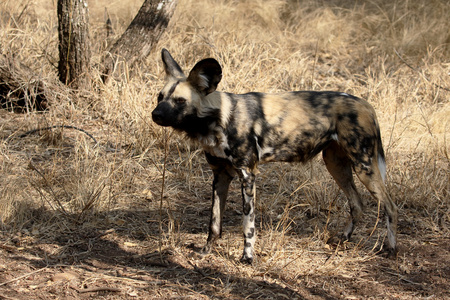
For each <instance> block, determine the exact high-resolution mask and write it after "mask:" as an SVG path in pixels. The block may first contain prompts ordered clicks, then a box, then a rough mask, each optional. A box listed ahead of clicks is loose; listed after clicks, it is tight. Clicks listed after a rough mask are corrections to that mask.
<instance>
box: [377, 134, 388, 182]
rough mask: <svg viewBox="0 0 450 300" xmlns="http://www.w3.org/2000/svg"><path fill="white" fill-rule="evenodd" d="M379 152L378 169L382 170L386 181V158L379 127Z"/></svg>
mask: <svg viewBox="0 0 450 300" xmlns="http://www.w3.org/2000/svg"><path fill="white" fill-rule="evenodd" d="M377 153H378V156H377V159H378V170H380V174H381V178H383V182H386V158H385V156H384V150H383V143H382V142H381V133H380V128H377Z"/></svg>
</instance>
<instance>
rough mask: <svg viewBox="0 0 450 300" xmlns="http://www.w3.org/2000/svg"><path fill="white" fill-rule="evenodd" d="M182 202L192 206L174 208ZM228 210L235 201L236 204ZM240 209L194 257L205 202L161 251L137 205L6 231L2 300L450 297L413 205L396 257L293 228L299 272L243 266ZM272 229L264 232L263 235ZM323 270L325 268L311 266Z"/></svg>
mask: <svg viewBox="0 0 450 300" xmlns="http://www.w3.org/2000/svg"><path fill="white" fill-rule="evenodd" d="M184 201H187V202H192V201H196V200H195V199H185V200H184ZM197 201H198V200H197ZM236 202H237V201H236ZM184 205H186V206H190V204H189V203H186V204H183V203H182V202H180V203H178V204H177V206H178V207H183V206H184ZM232 206H236V207H238V205H237V203H232ZM236 211H237V209H236V210H234V209H230V210H228V213H227V215H226V220H225V226H226V231H228V232H229V233H228V234H225V237H224V239H222V241H221V242H220V243H219V245H218V248H217V251H216V252H215V253H213V254H211V255H208V256H206V257H200V256H199V255H198V254H196V253H197V251H198V249H199V247H201V246H202V243H203V242H204V240H205V239H206V234H205V233H204V232H206V224H207V223H208V215H209V208H208V207H207V206H206V205H203V206H202V205H197V207H196V208H195V209H191V208H189V209H187V210H186V211H184V213H183V212H181V211H179V210H175V211H174V214H175V215H176V216H177V218H185V219H184V220H182V219H181V220H180V221H182V222H183V224H182V225H181V226H180V228H179V230H178V231H177V233H176V234H174V236H175V239H176V241H174V242H173V243H172V244H173V245H175V246H170V245H169V246H167V245H168V243H165V244H164V245H163V249H162V251H160V250H159V246H158V245H159V241H158V240H157V239H158V238H157V235H153V234H151V235H148V233H157V232H158V230H159V229H158V222H155V220H157V219H158V218H159V216H158V214H159V213H158V212H157V211H151V210H149V208H148V206H146V205H143V204H142V203H141V204H139V203H135V205H130V208H129V209H127V210H124V211H115V212H111V213H109V214H105V215H99V216H97V217H96V218H97V222H96V223H95V224H93V223H86V224H83V223H77V222H76V221H74V220H72V222H69V221H65V222H60V223H59V224H58V225H53V226H52V227H50V228H48V227H47V229H46V230H47V231H48V232H39V229H35V230H34V231H33V229H30V231H28V230H23V231H22V232H23V233H22V234H18V235H15V236H8V235H6V234H4V233H2V236H1V238H0V239H1V244H0V295H1V296H0V298H2V299H25V298H28V299H91V298H95V299H178V298H180V299H395V298H397V299H416V298H423V299H448V297H449V296H450V293H449V287H450V284H449V278H450V265H449V261H450V255H449V249H450V239H449V237H448V235H443V234H442V232H441V231H439V230H438V231H436V232H430V231H429V230H424V228H421V224H422V222H425V221H426V220H423V219H421V217H420V215H419V213H417V212H416V211H414V210H407V209H406V210H403V211H402V213H401V215H402V218H401V219H400V224H399V231H400V235H399V240H400V251H399V254H398V257H397V258H396V259H388V258H385V257H383V255H381V254H378V255H377V254H374V252H373V251H371V249H369V248H370V247H364V246H363V247H357V245H356V244H355V243H351V244H349V245H347V247H346V249H345V247H343V246H342V245H341V246H338V247H336V246H330V245H327V244H325V243H321V242H320V241H319V245H317V246H308V243H311V240H312V239H313V240H314V237H311V235H309V234H305V233H302V232H295V231H296V230H294V232H291V234H290V236H289V237H287V239H288V240H294V241H293V242H292V243H296V247H304V248H305V250H303V252H302V253H303V254H300V256H305V257H308V260H309V261H310V263H309V265H308V262H306V263H305V264H303V266H302V269H303V268H304V269H305V270H307V269H309V268H311V272H308V271H302V272H301V273H299V274H284V273H283V272H282V270H281V271H280V270H274V271H271V270H270V267H268V265H269V264H270V259H267V258H268V257H267V255H264V253H259V255H260V259H259V260H258V262H257V263H256V265H255V266H246V265H242V264H240V263H239V262H238V260H239V252H238V251H240V250H239V249H240V248H239V245H237V246H234V245H233V243H234V242H236V243H239V242H240V239H239V238H240V234H239V229H240V226H239V225H238V224H239V223H240V218H239V215H238V213H237V212H236ZM34 213H35V214H40V215H45V214H46V212H45V211H36V212H34ZM186 217H187V218H186ZM55 221H56V220H55ZM372 221H374V219H373V218H372V219H371V221H369V222H367V223H366V224H365V228H360V229H359V231H363V232H364V233H362V234H361V235H360V236H361V237H363V236H364V235H365V232H370V231H371V228H372V226H371V224H370V223H371V222H372ZM310 222H313V223H314V221H310ZM29 228H33V227H32V226H31V227H29ZM53 230H54V231H53ZM55 233H57V234H55ZM268 234H270V232H268V231H264V230H262V231H261V232H260V236H264V235H268ZM230 239H231V240H232V241H231V242H230ZM356 239H358V237H356ZM289 243H291V242H288V243H287V244H288V246H289ZM169 244H170V243H169ZM313 244H317V241H315V242H313ZM369 244H370V242H369ZM297 251H298V249H297ZM358 258H360V259H359V260H358ZM278 259H279V260H280V261H283V262H284V261H285V260H284V258H278ZM300 259H302V258H300ZM311 262H312V263H311ZM287 264H289V262H288V263H287ZM327 265H328V266H327ZM333 265H335V267H332V266H333ZM342 266H350V267H349V268H348V270H347V271H345V270H341V271H340V272H335V271H333V270H331V269H330V270H328V268H329V267H332V268H335V269H341V268H342ZM320 268H323V269H326V271H325V272H314V270H316V271H317V270H318V269H320ZM316 274H318V275H316Z"/></svg>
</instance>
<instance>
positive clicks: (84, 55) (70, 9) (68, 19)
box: [57, 0, 91, 89]
mask: <svg viewBox="0 0 450 300" xmlns="http://www.w3.org/2000/svg"><path fill="white" fill-rule="evenodd" d="M57 11H58V37H59V64H58V72H59V79H60V80H61V81H62V82H63V83H65V84H67V85H69V86H70V87H72V88H74V89H90V87H91V80H90V77H89V70H90V69H89V63H90V58H91V50H90V44H89V10H88V2H87V0H58V8H57Z"/></svg>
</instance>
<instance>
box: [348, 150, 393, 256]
mask: <svg viewBox="0 0 450 300" xmlns="http://www.w3.org/2000/svg"><path fill="white" fill-rule="evenodd" d="M379 159H381V158H380V157H376V158H374V159H373V160H372V163H371V165H370V167H369V169H368V168H367V166H366V165H361V164H356V165H355V166H354V170H355V173H356V175H357V176H358V178H359V180H361V182H362V183H363V184H364V185H365V186H366V188H367V189H368V190H369V192H370V193H371V194H372V196H373V197H374V198H375V200H376V201H378V203H381V205H382V207H383V208H384V210H385V213H386V226H387V237H388V240H387V247H388V248H387V250H388V253H389V255H390V256H395V255H396V253H397V221H398V212H397V206H396V205H395V203H394V202H393V201H392V199H391V197H390V196H389V194H388V192H387V190H386V186H385V184H384V182H383V175H382V173H381V172H380V167H379V166H380V165H381V166H382V167H384V161H383V162H382V163H379V161H378V160H379Z"/></svg>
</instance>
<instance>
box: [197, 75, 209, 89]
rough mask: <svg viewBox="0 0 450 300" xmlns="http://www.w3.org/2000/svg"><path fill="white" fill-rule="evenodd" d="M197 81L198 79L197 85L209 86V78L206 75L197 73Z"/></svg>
mask: <svg viewBox="0 0 450 300" xmlns="http://www.w3.org/2000/svg"><path fill="white" fill-rule="evenodd" d="M198 78H199V81H198V85H199V86H201V87H203V88H207V87H209V80H208V77H206V76H205V75H203V74H199V75H198Z"/></svg>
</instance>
